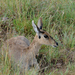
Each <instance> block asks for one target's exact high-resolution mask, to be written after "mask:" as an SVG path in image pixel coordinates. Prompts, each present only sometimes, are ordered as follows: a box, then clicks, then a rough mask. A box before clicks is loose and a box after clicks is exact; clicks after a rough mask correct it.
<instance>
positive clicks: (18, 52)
mask: <svg viewBox="0 0 75 75" xmlns="http://www.w3.org/2000/svg"><path fill="white" fill-rule="evenodd" d="M42 25H43V24H42V18H40V19H39V20H38V27H37V26H36V25H35V24H34V21H32V26H33V29H34V31H35V32H36V35H35V37H34V39H33V41H32V43H31V44H30V43H29V41H28V39H27V38H25V37H24V36H18V37H13V38H11V39H8V40H7V41H6V42H5V43H4V45H3V48H4V49H7V50H8V54H9V56H10V58H11V60H12V61H14V63H15V64H17V65H19V66H20V68H21V69H29V68H30V66H33V65H34V67H36V68H39V65H38V63H37V59H36V58H35V56H36V55H37V54H38V52H39V49H40V47H41V45H42V44H45V45H49V46H50V45H51V46H53V47H56V46H58V43H57V42H56V41H55V40H54V39H53V38H52V37H51V36H50V35H49V33H47V32H46V31H43V30H42Z"/></svg>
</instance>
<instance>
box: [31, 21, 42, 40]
mask: <svg viewBox="0 0 75 75" xmlns="http://www.w3.org/2000/svg"><path fill="white" fill-rule="evenodd" d="M32 26H33V29H34V31H35V32H36V33H37V34H38V37H39V39H40V38H41V36H40V29H39V28H38V27H37V26H36V25H35V23H34V20H33V21H32Z"/></svg>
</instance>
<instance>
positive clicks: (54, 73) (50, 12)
mask: <svg viewBox="0 0 75 75" xmlns="http://www.w3.org/2000/svg"><path fill="white" fill-rule="evenodd" d="M2 17H8V18H9V19H10V21H9V22H7V23H4V22H2V21H1V18H2ZM39 17H42V18H43V30H46V31H47V32H49V33H50V34H51V36H52V37H54V39H56V41H58V43H59V46H58V48H52V47H49V46H45V45H43V46H42V47H41V50H40V54H41V53H43V54H45V56H46V59H47V62H48V63H49V70H48V71H47V70H46V72H44V73H45V75H74V74H75V72H74V70H75V63H74V62H71V59H70V58H69V56H70V54H72V53H73V51H75V1H74V0H37V1H36V0H33V1H32V0H0V26H3V25H6V28H8V31H11V32H12V31H14V30H15V31H16V34H17V35H25V36H26V37H27V38H29V40H32V39H33V37H34V35H35V32H34V31H33V28H32V25H31V21H32V20H34V21H35V23H36V24H37V21H38V18H39ZM12 25H13V26H12ZM3 29H4V30H5V28H3ZM3 29H2V28H1V27H0V32H1V31H2V30H3ZM10 34H11V35H12V34H13V35H12V36H16V34H15V33H14V32H13V33H10ZM11 35H9V36H8V38H9V37H11ZM0 36H1V35H0ZM30 37H31V38H30ZM0 39H1V38H0ZM2 39H3V40H4V37H3V38H2ZM0 41H1V40H0ZM1 43H3V42H2V41H1ZM0 52H1V51H0ZM0 54H1V53H0ZM70 57H71V56H70ZM60 58H62V60H63V62H64V65H63V66H60V67H61V68H59V69H58V68H56V67H54V66H56V64H57V63H58V61H59V60H60ZM52 60H55V62H54V63H55V64H53V62H52ZM73 60H74V59H73ZM51 62H52V63H51ZM11 65H12V64H11V63H10V60H9V59H8V58H5V59H4V57H3V56H2V55H0V75H10V74H11V75H19V71H18V69H17V70H16V71H14V69H13V68H11ZM52 67H54V69H53V68H52ZM52 69H53V70H52ZM64 69H65V71H64ZM31 73H32V75H36V74H37V71H35V69H32V71H30V72H26V75H31Z"/></svg>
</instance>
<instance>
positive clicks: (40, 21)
mask: <svg viewBox="0 0 75 75" xmlns="http://www.w3.org/2000/svg"><path fill="white" fill-rule="evenodd" d="M37 25H38V28H39V29H42V26H43V23H42V18H41V17H40V18H39V20H38V24H37Z"/></svg>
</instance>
